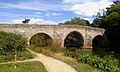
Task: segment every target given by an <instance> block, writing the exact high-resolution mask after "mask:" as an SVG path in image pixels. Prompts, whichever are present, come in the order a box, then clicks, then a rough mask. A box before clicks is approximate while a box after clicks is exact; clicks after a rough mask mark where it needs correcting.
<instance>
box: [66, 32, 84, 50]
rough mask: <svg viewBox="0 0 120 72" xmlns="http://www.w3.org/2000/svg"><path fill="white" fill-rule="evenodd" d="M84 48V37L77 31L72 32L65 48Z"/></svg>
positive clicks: (68, 36) (67, 38)
mask: <svg viewBox="0 0 120 72" xmlns="http://www.w3.org/2000/svg"><path fill="white" fill-rule="evenodd" d="M83 46H84V39H83V36H82V34H81V33H79V32H77V31H72V32H70V33H69V34H68V35H67V37H66V38H65V40H64V47H66V48H82V47H83Z"/></svg>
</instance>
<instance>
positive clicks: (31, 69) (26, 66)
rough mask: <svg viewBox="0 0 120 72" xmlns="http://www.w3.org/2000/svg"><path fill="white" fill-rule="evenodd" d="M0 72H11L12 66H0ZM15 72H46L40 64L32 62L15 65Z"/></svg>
mask: <svg viewBox="0 0 120 72" xmlns="http://www.w3.org/2000/svg"><path fill="white" fill-rule="evenodd" d="M0 72H13V64H1V65H0ZM16 72H47V71H46V69H45V67H44V66H43V65H42V63H40V62H37V61H34V62H24V63H17V70H16Z"/></svg>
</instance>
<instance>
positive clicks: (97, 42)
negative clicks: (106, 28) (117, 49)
mask: <svg viewBox="0 0 120 72" xmlns="http://www.w3.org/2000/svg"><path fill="white" fill-rule="evenodd" d="M103 46H104V37H103V36H102V35H97V36H95V37H94V38H93V39H92V47H93V48H96V47H103Z"/></svg>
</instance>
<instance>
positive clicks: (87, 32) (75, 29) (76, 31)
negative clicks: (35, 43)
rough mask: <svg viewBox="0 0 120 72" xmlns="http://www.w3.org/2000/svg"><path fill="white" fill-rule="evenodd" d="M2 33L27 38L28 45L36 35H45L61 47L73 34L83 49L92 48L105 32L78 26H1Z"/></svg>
mask: <svg viewBox="0 0 120 72" xmlns="http://www.w3.org/2000/svg"><path fill="white" fill-rule="evenodd" d="M0 31H5V32H12V33H16V34H20V35H22V36H24V37H26V38H27V40H28V43H29V42H30V39H31V38H32V37H33V36H34V35H35V34H38V33H44V34H46V35H48V36H50V37H51V38H52V41H53V43H58V44H60V45H61V47H65V39H66V38H67V37H68V35H70V34H72V33H73V35H74V36H76V37H77V38H78V37H79V36H80V37H81V38H79V39H81V40H79V42H80V41H83V42H82V44H83V46H82V47H83V48H92V40H93V39H94V38H95V37H96V36H98V35H101V36H102V35H103V34H104V31H105V30H104V29H100V28H94V27H89V26H78V25H37V24H0Z"/></svg>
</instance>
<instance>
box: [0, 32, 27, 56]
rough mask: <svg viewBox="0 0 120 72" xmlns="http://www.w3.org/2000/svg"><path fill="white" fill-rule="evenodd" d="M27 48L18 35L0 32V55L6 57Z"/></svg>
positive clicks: (23, 40)
mask: <svg viewBox="0 0 120 72" xmlns="http://www.w3.org/2000/svg"><path fill="white" fill-rule="evenodd" d="M26 46H27V41H26V39H25V38H22V37H21V36H20V35H16V34H13V33H6V32H0V54H2V55H7V54H9V53H11V52H12V53H14V52H15V51H23V50H24V49H25V48H26Z"/></svg>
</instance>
